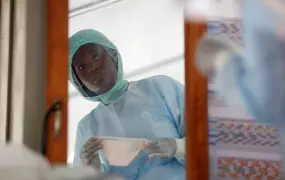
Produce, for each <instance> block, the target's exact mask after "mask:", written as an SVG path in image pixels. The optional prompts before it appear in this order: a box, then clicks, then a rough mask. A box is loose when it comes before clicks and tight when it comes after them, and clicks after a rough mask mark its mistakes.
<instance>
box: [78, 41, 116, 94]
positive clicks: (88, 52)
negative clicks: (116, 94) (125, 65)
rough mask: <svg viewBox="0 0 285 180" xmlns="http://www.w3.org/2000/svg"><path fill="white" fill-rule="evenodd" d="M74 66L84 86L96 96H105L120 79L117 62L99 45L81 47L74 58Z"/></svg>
mask: <svg viewBox="0 0 285 180" xmlns="http://www.w3.org/2000/svg"><path fill="white" fill-rule="evenodd" d="M73 66H74V69H75V71H76V74H77V75H78V77H79V78H80V80H81V82H82V83H83V85H85V86H86V87H87V88H88V89H89V90H91V91H93V92H95V93H96V94H98V95H100V94H104V93H106V92H107V91H109V90H110V89H112V87H113V86H114V85H115V83H116V81H117V78H118V70H117V68H116V62H115V61H114V60H113V59H112V58H111V56H110V55H109V54H108V52H107V51H106V50H105V49H104V48H103V47H102V46H101V45H97V44H85V45H83V46H81V47H80V48H79V49H78V50H77V52H76V53H75V55H74V57H73Z"/></svg>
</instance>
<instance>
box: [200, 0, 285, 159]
mask: <svg viewBox="0 0 285 180" xmlns="http://www.w3.org/2000/svg"><path fill="white" fill-rule="evenodd" d="M242 2H243V3H242V25H243V26H242V27H243V40H244V49H243V48H238V47H237V46H234V45H233V43H229V41H226V40H222V39H215V38H214V39H213V38H211V37H205V38H204V39H203V40H201V42H200V44H199V48H198V56H197V57H198V58H197V61H198V65H199V67H200V68H201V70H202V72H206V73H207V74H208V75H210V76H211V75H213V73H212V72H215V76H211V78H213V82H214V84H215V85H216V90H217V92H218V94H219V95H220V96H221V98H223V99H224V100H225V101H226V102H227V103H228V104H231V105H240V106H241V107H244V109H245V110H247V111H248V112H249V113H250V114H251V115H252V116H253V117H254V119H256V120H257V121H260V122H262V123H267V124H271V125H274V126H276V127H277V128H278V130H279V133H280V135H281V136H280V139H281V147H282V148H283V150H282V155H283V161H284V160H285V148H284V145H285V36H284V35H285V4H284V2H281V1H259V0H244V1H242ZM270 3H280V4H279V5H278V6H276V4H275V5H274V4H271V5H272V6H269V5H270ZM282 5H283V8H284V10H283V11H282V12H281V11H278V10H277V9H274V8H275V7H282ZM213 57H215V58H213ZM211 58H212V59H211ZM213 59H214V60H213ZM212 60H213V61H215V62H214V63H213V61H212ZM212 68H214V70H213V69H212ZM284 162H285V161H284Z"/></svg>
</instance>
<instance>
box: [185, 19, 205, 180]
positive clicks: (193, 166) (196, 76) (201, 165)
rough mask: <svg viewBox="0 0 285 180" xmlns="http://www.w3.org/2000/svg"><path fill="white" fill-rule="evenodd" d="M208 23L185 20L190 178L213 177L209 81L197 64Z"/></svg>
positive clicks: (187, 166)
mask: <svg viewBox="0 0 285 180" xmlns="http://www.w3.org/2000/svg"><path fill="white" fill-rule="evenodd" d="M205 31H206V25H205V24H193V23H188V22H186V23H185V83H186V89H185V98H186V99H185V100H186V101H185V103H186V105H185V115H186V117H185V118H186V150H187V154H186V158H187V160H186V163H187V164H186V169H187V179H189V180H207V179H209V163H208V161H209V152H208V151H209V147H208V105H207V94H208V90H207V80H206V78H205V77H203V76H202V75H201V74H200V72H199V71H198V70H197V68H196V66H195V52H196V44H197V42H198V41H199V40H200V38H201V37H202V35H203V34H204V32H205Z"/></svg>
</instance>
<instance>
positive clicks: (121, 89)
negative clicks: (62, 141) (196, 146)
mask: <svg viewBox="0 0 285 180" xmlns="http://www.w3.org/2000/svg"><path fill="white" fill-rule="evenodd" d="M69 80H70V82H71V83H72V84H73V85H74V86H75V87H76V88H77V89H78V91H79V92H80V93H81V95H82V96H83V97H84V98H85V99H87V100H90V101H94V102H100V104H99V105H98V106H97V107H96V108H95V109H93V110H92V111H91V112H90V113H89V114H87V115H86V116H85V117H84V118H82V119H81V120H80V122H79V123H78V127H77V133H76V143H75V155H74V161H73V164H74V165H75V166H81V165H89V166H92V167H94V168H98V169H100V170H101V171H102V172H108V173H111V174H115V175H119V176H121V177H123V178H125V179H141V180H143V179H147V180H152V179H153V180H156V179H165V180H174V179H181V180H182V179H185V141H184V138H185V127H184V86H183V85H182V84H180V83H179V82H177V81H175V80H173V79H172V78H170V77H167V76H163V75H159V76H153V77H150V78H146V79H142V80H139V81H134V82H128V81H126V80H124V79H123V65H122V58H121V55H120V53H119V51H118V50H117V48H116V47H115V45H114V44H113V43H112V42H111V41H109V40H108V39H107V38H106V37H105V36H104V35H103V34H101V33H100V32H98V31H96V30H92V29H85V30H81V31H79V32H77V33H75V34H74V35H72V36H71V37H70V38H69ZM99 136H111V137H127V138H144V139H147V140H149V141H148V143H146V144H145V145H144V148H143V150H142V151H140V153H139V154H138V156H137V157H136V158H135V159H134V160H133V161H132V162H131V163H130V164H129V165H128V166H113V165H110V164H109V163H108V160H107V159H106V156H105V155H104V153H103V152H102V151H101V149H102V148H103V146H102V142H103V141H102V139H100V138H98V137H99ZM114 151H115V149H114Z"/></svg>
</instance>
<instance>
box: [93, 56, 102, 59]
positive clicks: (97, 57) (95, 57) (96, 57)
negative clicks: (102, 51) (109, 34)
mask: <svg viewBox="0 0 285 180" xmlns="http://www.w3.org/2000/svg"><path fill="white" fill-rule="evenodd" d="M93 59H94V60H100V59H101V58H100V56H98V55H94V56H93Z"/></svg>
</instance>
